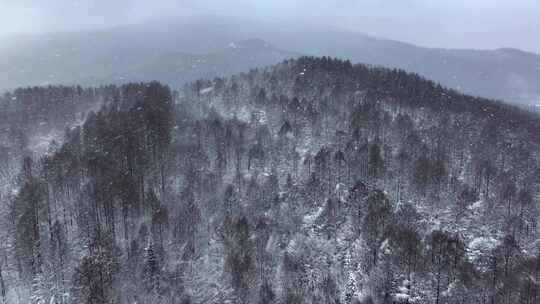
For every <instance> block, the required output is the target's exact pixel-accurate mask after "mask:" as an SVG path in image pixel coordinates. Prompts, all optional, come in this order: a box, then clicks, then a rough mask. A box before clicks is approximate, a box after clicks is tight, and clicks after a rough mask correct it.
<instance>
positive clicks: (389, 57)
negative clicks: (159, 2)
mask: <svg viewBox="0 0 540 304" xmlns="http://www.w3.org/2000/svg"><path fill="white" fill-rule="evenodd" d="M83 33H84V35H83V34H81V33H79V34H77V33H70V34H66V35H65V36H64V37H67V38H62V39H60V38H59V39H56V40H57V42H55V39H52V41H47V39H46V37H47V36H43V39H44V41H42V42H40V43H37V42H32V41H31V40H32V39H31V38H27V39H26V42H24V43H23V45H24V46H25V47H22V45H19V47H18V48H15V49H13V51H11V53H10V54H8V55H9V56H8V55H6V53H5V52H6V51H5V50H4V54H3V57H4V58H3V61H2V58H0V66H1V67H2V68H3V70H5V71H8V73H7V74H8V75H9V77H8V76H4V77H3V78H2V79H0V80H1V81H0V83H2V84H3V85H2V87H4V88H7V87H16V86H20V85H36V84H40V83H43V82H45V81H48V82H50V83H59V82H60V83H61V82H65V81H72V83H77V82H78V81H77V79H81V77H82V78H84V76H85V74H86V76H88V74H90V75H92V74H94V76H96V77H99V76H101V77H103V76H104V75H108V74H112V73H123V72H125V71H126V70H128V69H129V67H130V66H134V65H138V64H141V63H142V62H145V61H147V60H149V58H155V57H157V56H160V55H163V54H166V53H170V52H187V53H195V54H207V53H212V52H216V51H217V50H219V49H222V48H224V47H226V46H227V45H228V44H229V43H231V42H233V41H242V40H246V39H250V38H259V39H262V40H264V41H268V43H270V44H272V45H275V46H276V47H277V48H279V49H282V50H286V51H287V52H292V53H295V54H303V55H316V56H323V55H324V56H331V57H340V58H349V59H350V60H352V61H353V62H355V63H359V62H362V63H367V64H372V65H380V66H385V67H390V68H394V67H395V68H401V69H405V70H407V71H409V72H416V73H419V74H421V75H423V76H425V77H428V78H430V79H433V80H435V81H437V82H439V83H442V84H444V85H445V86H447V87H450V88H453V89H459V90H460V91H463V92H465V93H468V94H472V95H477V96H483V97H488V98H495V99H501V100H506V101H508V102H514V103H527V104H537V103H538V102H537V100H538V97H539V96H540V87H539V85H538V83H540V70H539V69H538V66H540V56H539V55H536V54H533V53H527V52H524V51H519V52H515V51H509V50H510V49H507V48H506V49H505V48H503V49H498V50H488V51H486V50H448V49H436V48H433V49H432V48H423V47H417V46H414V45H412V44H408V43H402V42H397V41H393V40H388V39H380V38H373V37H371V36H367V35H363V34H359V33H356V32H354V31H350V30H341V29H337V28H323V27H320V26H316V25H302V24H290V23H280V22H267V23H265V22H256V21H253V20H247V21H246V20H243V19H237V18H232V17H215V16H204V17H184V18H173V19H167V20H162V21H156V22H149V23H145V24H139V25H126V26H121V27H117V28H114V29H112V30H99V31H94V32H92V31H90V32H83ZM81 35H82V36H81ZM53 36H54V35H53ZM60 36H62V35H60ZM83 36H84V37H83ZM43 39H42V40H43ZM36 43H37V44H36ZM21 49H22V51H20V50H21ZM17 50H19V51H17ZM59 50H61V51H59ZM34 51H35V52H36V53H34ZM0 54H2V52H1V51H0ZM56 55H59V56H58V58H56V57H55V56H56ZM25 58H31V59H32V58H34V59H33V60H31V61H29V62H26V61H25V60H26V59H25ZM277 62H279V61H276V62H272V63H277ZM30 70H31V71H33V73H32V74H30V73H29V72H27V71H30ZM62 70H65V71H69V72H65V73H64V74H65V75H56V74H61V73H62ZM38 75H39V77H38ZM25 81H26V82H25ZM90 84H92V83H90ZM94 84H95V83H94Z"/></svg>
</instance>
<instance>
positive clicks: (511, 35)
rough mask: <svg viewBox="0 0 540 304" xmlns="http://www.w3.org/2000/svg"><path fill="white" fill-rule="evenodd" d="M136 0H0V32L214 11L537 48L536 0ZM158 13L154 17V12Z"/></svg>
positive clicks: (400, 36)
mask: <svg viewBox="0 0 540 304" xmlns="http://www.w3.org/2000/svg"><path fill="white" fill-rule="evenodd" d="M307 3H308V1H307V0H299V1H295V2H294V3H288V2H286V1H284V0H277V1H272V2H270V1H255V0H234V1H228V2H227V3H223V2H220V1H217V0H203V1H191V0H186V1H181V2H178V1H173V0H159V1H153V2H152V3H151V4H148V3H145V2H144V1H142V0H119V1H114V2H108V1H104V0H94V1H87V2H82V1H70V0H53V1H51V2H49V3H46V4H44V3H40V2H38V1H32V0H21V1H18V2H17V3H7V1H0V36H1V37H9V36H11V37H13V36H18V35H33V34H45V33H51V32H71V31H79V30H91V29H99V28H109V27H113V26H119V25H125V24H138V23H144V22H148V21H152V20H159V19H162V18H171V17H181V16H194V15H218V16H230V17H240V18H246V19H262V20H265V21H278V22H296V23H302V24H316V25H322V26H332V27H337V28H342V29H348V30H353V31H356V32H359V33H363V34H367V35H371V36H376V37H380V38H386V39H392V40H397V41H402V42H407V43H411V44H415V45H420V46H425V47H434V48H452V49H456V48H458V49H498V48H516V49H522V50H525V51H530V52H535V53H540V42H539V41H538V39H536V37H539V36H540V18H539V17H540V12H538V10H535V1H533V0H519V1H513V2H512V3H507V2H503V1H488V0H476V1H465V0H458V1H449V0H443V1H438V2H437V3H432V2H431V1H428V0H405V1H392V0H367V1H343V0H338V1H331V2H329V3H328V2H323V1H309V9H307ZM158 16H159V17H158Z"/></svg>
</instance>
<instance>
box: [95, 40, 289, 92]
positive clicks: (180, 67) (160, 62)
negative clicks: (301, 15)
mask: <svg viewBox="0 0 540 304" xmlns="http://www.w3.org/2000/svg"><path fill="white" fill-rule="evenodd" d="M293 57H298V55H297V54H295V53H292V52H287V51H282V50H279V49H277V48H275V47H273V46H272V45H270V44H268V43H267V42H265V41H262V40H259V39H249V40H243V41H240V42H231V43H230V44H229V45H228V46H227V47H226V48H224V49H222V50H219V51H217V52H212V53H208V54H202V55H197V54H189V53H183V52H172V53H167V54H164V55H161V56H157V57H156V58H154V59H152V60H149V61H147V62H144V63H142V64H135V65H134V66H133V67H130V68H128V69H127V70H126V71H121V72H117V73H113V74H111V75H109V76H107V77H102V78H97V79H95V80H87V81H86V82H90V83H93V82H101V83H107V82H109V83H123V82H125V81H152V80H159V81H161V82H164V83H167V84H170V85H172V86H174V87H178V86H180V85H182V84H185V83H188V82H191V81H194V80H197V79H201V78H213V77H216V76H228V75H233V74H237V73H241V72H245V71H249V70H250V69H252V68H257V67H264V66H269V65H273V64H275V63H277V62H281V61H283V60H285V59H287V58H293Z"/></svg>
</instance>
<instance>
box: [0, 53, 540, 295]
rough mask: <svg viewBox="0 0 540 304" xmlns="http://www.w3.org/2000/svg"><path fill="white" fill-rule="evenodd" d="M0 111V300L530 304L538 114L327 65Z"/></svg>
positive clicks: (536, 289) (294, 64)
mask: <svg viewBox="0 0 540 304" xmlns="http://www.w3.org/2000/svg"><path fill="white" fill-rule="evenodd" d="M36 104H38V105H39V106H36ZM59 104H61V105H71V106H70V107H65V106H58V105H59ZM0 105H1V107H2V109H10V110H9V111H7V110H6V111H0V113H1V114H2V115H4V117H2V120H1V122H0V123H1V124H2V130H3V131H2V132H3V133H2V141H1V142H0V143H1V145H2V149H3V151H11V152H10V153H9V154H5V153H3V154H2V157H3V159H2V160H1V161H2V163H0V165H1V166H2V168H0V170H2V171H1V172H2V178H5V179H3V180H6V181H9V183H7V182H6V183H4V184H3V187H2V193H1V195H2V196H1V199H2V202H1V203H2V209H1V211H2V218H1V221H0V223H1V227H2V228H1V229H0V231H1V235H0V237H1V239H2V245H1V252H0V257H1V259H0V266H1V267H0V289H1V300H0V301H3V302H4V303H92V304H97V303H291V304H292V303H365V304H367V303H437V304H439V303H441V304H442V303H448V304H450V303H492V304H495V303H504V304H513V303H523V304H533V303H538V302H539V301H540V243H539V242H538V240H539V238H540V230H539V228H538V220H537V219H538V215H539V211H540V210H539V195H540V187H539V186H540V132H539V130H540V117H539V116H538V115H537V114H531V113H529V112H526V111H523V110H520V109H518V108H516V107H512V106H509V105H506V104H503V103H498V102H493V101H490V100H485V99H480V98H473V97H469V96H466V95H462V94H460V93H458V92H456V91H451V90H447V89H444V88H443V87H441V86H439V85H437V84H435V83H432V82H430V81H427V80H425V79H423V78H421V77H420V76H417V75H414V74H407V73H405V72H403V71H399V70H388V69H379V68H369V67H367V66H365V65H352V64H351V63H350V62H348V61H342V60H337V59H330V58H326V57H324V58H311V57H303V58H300V59H297V60H289V61H285V62H283V63H281V64H279V65H277V66H274V67H271V68H267V69H262V70H253V71H251V72H249V73H246V74H241V75H237V76H233V77H231V78H216V79H214V80H199V81H196V82H194V83H192V84H190V85H187V86H186V87H184V88H183V89H182V90H180V91H178V92H174V91H171V89H170V88H169V87H167V86H163V85H161V84H159V83H157V82H152V83H138V84H128V85H124V86H120V87H116V86H109V87H101V88H86V89H82V88H67V87H66V88H60V87H49V88H35V89H24V90H18V91H16V92H14V93H9V94H7V95H5V96H4V97H3V98H2V100H1V101H0ZM99 106H101V108H100V109H99V110H93V109H96V107H99ZM28 109H33V110H32V111H27V110H28ZM43 122H45V124H42V123H43ZM59 129H65V131H64V137H63V138H62V139H61V140H60V141H59V142H58V144H55V145H51V146H50V147H49V149H48V151H46V152H42V153H36V152H35V151H34V150H33V148H32V145H30V144H29V143H28V140H27V138H30V137H31V136H32V135H33V134H36V133H37V132H43V133H47V134H50V132H53V131H51V130H59ZM9 130H15V131H9ZM5 155H9V157H7V156H5Z"/></svg>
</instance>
